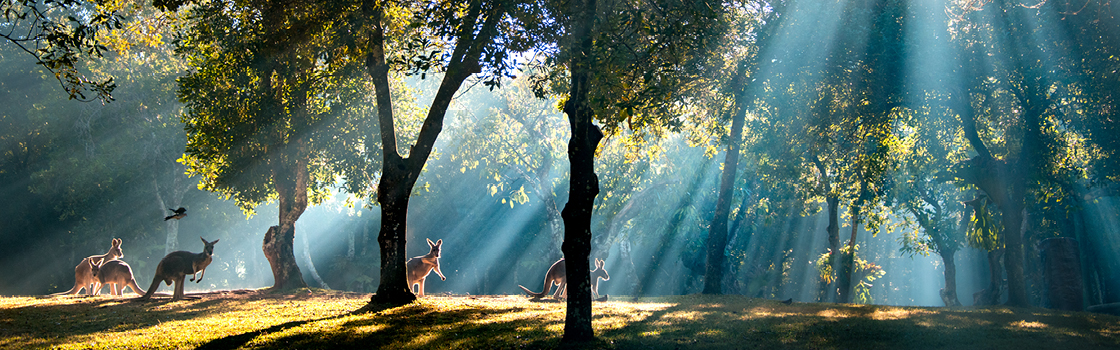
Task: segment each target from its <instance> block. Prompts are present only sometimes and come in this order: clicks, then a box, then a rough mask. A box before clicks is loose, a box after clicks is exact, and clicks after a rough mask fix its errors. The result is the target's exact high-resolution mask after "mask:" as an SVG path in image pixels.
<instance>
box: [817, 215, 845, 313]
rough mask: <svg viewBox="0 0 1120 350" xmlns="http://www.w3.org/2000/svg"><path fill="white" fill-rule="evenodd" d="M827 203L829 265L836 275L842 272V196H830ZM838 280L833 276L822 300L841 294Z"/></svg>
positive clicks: (826, 300) (828, 300) (833, 298)
mask: <svg viewBox="0 0 1120 350" xmlns="http://www.w3.org/2000/svg"><path fill="white" fill-rule="evenodd" d="M825 203H827V204H828V227H827V228H826V230H827V231H828V250H829V252H830V254H829V255H828V265H829V266H832V274H833V276H836V275H839V272H840V198H838V197H836V196H828V197H826V198H825ZM836 282H837V278H833V279H832V283H829V284H828V285H827V286H826V287H825V295H824V300H821V301H824V302H832V301H836V298H837V297H838V295H839V294H838V293H837V291H838V289H837V284H838V283H836Z"/></svg>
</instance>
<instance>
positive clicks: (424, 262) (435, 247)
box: [404, 239, 447, 297]
mask: <svg viewBox="0 0 1120 350" xmlns="http://www.w3.org/2000/svg"><path fill="white" fill-rule="evenodd" d="M427 240H428V248H431V250H430V251H428V254H425V255H421V256H417V257H413V258H409V259H408V261H406V262H405V263H404V265H405V271H407V272H406V274H407V276H408V289H409V290H412V286H413V285H417V284H419V285H420V287H419V288H418V293H417V294H416V295H417V296H421V297H422V296H424V279H426V278H428V275H429V274H431V273H432V271H435V272H436V274H437V275H439V279H440V280H443V281H446V280H447V277H443V272H441V271H440V270H439V248H440V246H443V240H442V239H439V240H436V241H435V243H432V240H431V239H427Z"/></svg>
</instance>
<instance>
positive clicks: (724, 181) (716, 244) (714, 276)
mask: <svg viewBox="0 0 1120 350" xmlns="http://www.w3.org/2000/svg"><path fill="white" fill-rule="evenodd" d="M746 74H747V72H746V65H745V64H740V66H739V68H738V72H737V73H736V75H735V80H736V86H737V87H738V89H737V90H738V91H737V93H736V94H735V115H734V116H733V117H732V118H731V137H730V138H729V139H728V140H727V154H726V156H725V158H724V161H723V173H722V174H721V175H720V181H719V198H718V199H717V200H716V210H715V213H714V214H713V216H712V223H711V225H710V226H709V230H708V242H707V250H708V252H707V253H708V254H707V255H708V258H707V261H706V263H705V264H704V290H703V291H702V292H701V293H703V294H723V290H722V288H721V287H722V285H723V263H724V251H725V250H727V217H728V215H730V212H731V200H732V197H733V196H734V192H733V191H732V189H733V186H732V185H734V183H735V178H736V175H738V170H739V146H740V144H741V143H742V139H743V120H744V119H745V118H746V114H747V101H746V99H747V97H746V87H745V86H743V85H745V84H744V82H743V81H744V80H746Z"/></svg>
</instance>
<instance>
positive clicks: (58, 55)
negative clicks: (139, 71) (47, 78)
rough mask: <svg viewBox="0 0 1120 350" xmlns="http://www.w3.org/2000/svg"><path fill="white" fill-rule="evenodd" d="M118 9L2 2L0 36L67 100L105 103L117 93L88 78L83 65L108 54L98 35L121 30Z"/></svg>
mask: <svg viewBox="0 0 1120 350" xmlns="http://www.w3.org/2000/svg"><path fill="white" fill-rule="evenodd" d="M118 10H119V9H118V8H115V7H114V6H113V4H112V3H111V2H102V1H85V0H47V1H36V0H13V1H4V2H2V3H0V11H3V13H4V15H3V16H4V22H3V26H2V28H3V29H0V37H2V38H4V40H7V41H8V42H9V43H11V44H14V45H15V46H16V47H18V48H19V49H20V50H21V51H23V52H24V53H26V54H28V55H30V56H31V57H33V58H34V59H35V61H36V63H37V64H39V65H40V66H42V67H43V68H45V69H47V70H48V71H49V72H50V73H52V74H53V75H54V78H55V79H56V80H58V82H59V84H60V85H62V87H63V89H65V90H66V93H67V94H68V95H69V96H70V99H77V100H80V101H92V100H94V99H99V100H101V102H103V103H105V102H110V101H112V100H113V97H112V95H111V94H112V92H113V89H114V88H116V84H115V83H114V82H113V79H112V78H111V77H110V78H105V79H100V80H98V79H90V78H88V77H86V73H84V72H83V69H82V66H83V63H85V62H87V61H88V60H92V59H97V58H101V57H102V56H103V54H104V53H105V52H106V51H107V50H108V48H107V47H106V46H105V41H104V40H105V38H102V37H101V35H102V34H103V32H104V31H109V30H114V29H121V26H122V23H123V22H124V21H125V19H124V13H122V12H120V11H118ZM87 93H92V94H93V96H86V94H87Z"/></svg>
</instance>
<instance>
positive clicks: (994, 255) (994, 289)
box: [972, 249, 1003, 306]
mask: <svg viewBox="0 0 1120 350" xmlns="http://www.w3.org/2000/svg"><path fill="white" fill-rule="evenodd" d="M1002 259H1003V249H996V250H992V251H990V252H988V288H986V289H983V290H981V291H979V292H976V293H973V294H972V305H973V306H983V305H995V304H998V303H999V296H1000V288H1002V287H1003V265H1002V263H1001V261H1000V260H1002Z"/></svg>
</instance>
